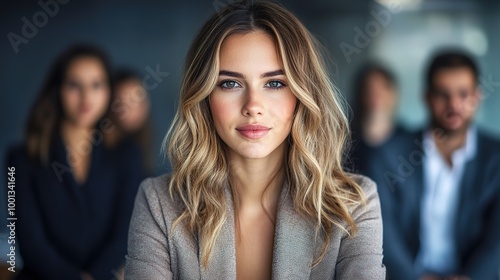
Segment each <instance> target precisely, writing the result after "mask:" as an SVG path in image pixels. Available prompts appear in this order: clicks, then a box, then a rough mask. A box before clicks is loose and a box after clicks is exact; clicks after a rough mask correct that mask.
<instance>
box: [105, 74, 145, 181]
mask: <svg viewBox="0 0 500 280" xmlns="http://www.w3.org/2000/svg"><path fill="white" fill-rule="evenodd" d="M150 109H151V103H150V100H149V96H148V92H147V89H146V87H145V86H144V85H143V83H142V81H141V78H140V76H139V74H138V73H136V72H134V71H132V70H127V69H122V70H119V71H118V72H116V74H115V76H114V98H113V100H112V101H111V110H110V111H109V117H110V119H111V120H112V121H113V123H114V124H115V125H116V128H117V129H114V130H113V131H112V132H110V133H107V134H105V139H104V141H105V142H106V144H107V145H108V146H109V147H112V148H113V147H117V146H120V145H124V144H125V145H126V143H127V142H128V141H132V142H134V143H135V144H137V145H139V147H140V148H141V154H142V167H143V172H144V174H145V176H152V174H153V173H154V171H153V169H154V168H153V160H154V159H153V155H152V147H153V143H152V136H153V135H152V134H153V132H152V127H153V126H152V124H151V119H150Z"/></svg>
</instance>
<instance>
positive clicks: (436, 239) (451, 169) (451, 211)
mask: <svg viewBox="0 0 500 280" xmlns="http://www.w3.org/2000/svg"><path fill="white" fill-rule="evenodd" d="M476 138H477V134H476V128H475V127H474V126H471V127H469V129H468V130H467V136H466V142H465V145H464V146H462V147H461V148H459V149H458V150H456V151H454V152H453V154H452V157H451V166H450V165H449V164H448V163H447V162H446V159H445V158H443V156H442V155H441V154H440V152H439V150H438V149H437V147H436V143H435V139H434V138H433V137H432V132H431V131H430V130H428V131H426V132H424V142H423V144H424V154H425V156H424V159H423V178H424V192H423V196H422V201H421V219H420V225H421V226H420V251H419V254H418V256H417V262H416V265H417V266H418V267H419V268H420V270H421V271H422V273H426V272H433V273H439V274H442V275H447V274H450V273H453V272H455V271H456V270H457V268H458V260H457V252H456V246H455V235H454V226H455V218H456V217H455V216H456V212H457V207H459V205H458V198H459V193H460V182H461V180H462V176H463V171H464V167H465V164H466V163H467V161H469V160H470V159H472V158H474V156H475V154H476V142H477V139H476ZM437 141H446V139H438V140H437Z"/></svg>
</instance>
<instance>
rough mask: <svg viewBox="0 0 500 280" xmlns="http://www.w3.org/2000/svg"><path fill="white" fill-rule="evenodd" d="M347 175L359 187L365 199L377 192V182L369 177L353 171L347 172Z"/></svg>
mask: <svg viewBox="0 0 500 280" xmlns="http://www.w3.org/2000/svg"><path fill="white" fill-rule="evenodd" d="M348 176H349V177H350V178H351V179H352V180H353V181H354V182H355V183H356V184H357V185H358V186H360V187H361V189H362V190H363V192H364V194H365V196H366V197H367V199H368V197H369V196H370V195H373V194H377V184H376V183H375V182H374V181H373V180H372V179H370V178H369V177H367V176H365V175H361V174H354V173H348Z"/></svg>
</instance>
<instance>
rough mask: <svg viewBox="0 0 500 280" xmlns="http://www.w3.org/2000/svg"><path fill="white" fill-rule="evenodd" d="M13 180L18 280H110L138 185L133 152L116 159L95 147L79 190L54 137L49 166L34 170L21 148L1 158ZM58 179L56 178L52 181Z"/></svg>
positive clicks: (122, 151)
mask: <svg viewBox="0 0 500 280" xmlns="http://www.w3.org/2000/svg"><path fill="white" fill-rule="evenodd" d="M7 158H8V163H7V164H8V166H13V167H15V168H16V170H15V178H16V187H15V194H16V216H17V221H16V234H17V235H16V237H17V241H18V242H19V244H17V243H16V246H18V247H19V249H20V251H21V257H22V258H23V261H24V268H23V270H22V272H21V274H20V275H19V278H18V279H81V276H80V273H81V272H82V271H87V272H89V273H91V274H92V275H93V277H94V279H96V280H97V279H106V280H107V279H112V278H113V273H112V270H113V269H115V270H116V269H118V267H119V266H120V265H122V264H123V263H124V261H125V253H126V243H127V230H128V225H129V219H130V216H131V213H132V209H133V202H134V197H135V194H136V192H137V189H138V186H139V183H140V181H141V179H142V174H141V171H140V165H139V163H140V162H141V158H140V154H139V150H138V147H136V146H135V145H132V144H131V142H129V143H124V144H123V146H121V147H119V148H118V149H117V150H115V151H110V150H108V149H105V148H104V147H103V144H99V145H94V146H93V149H92V158H91V163H90V171H89V175H88V177H87V181H86V182H85V183H84V184H83V185H79V184H77V182H76V181H75V180H74V177H73V175H72V173H71V170H70V169H69V164H68V162H67V159H66V149H65V147H64V143H63V142H62V140H61V138H60V136H58V137H56V138H55V140H54V143H53V145H52V149H51V151H50V161H49V164H48V166H44V165H42V164H39V163H35V162H33V161H32V160H31V159H30V158H28V155H27V153H26V149H25V148H24V146H19V147H15V148H13V149H11V150H10V152H9V154H8V157H7ZM58 174H59V175H58Z"/></svg>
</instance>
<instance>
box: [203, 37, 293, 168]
mask: <svg viewBox="0 0 500 280" xmlns="http://www.w3.org/2000/svg"><path fill="white" fill-rule="evenodd" d="M209 98H210V99H209V100H210V110H211V112H212V117H213V120H214V123H215V128H216V130H217V133H218V135H219V136H220V138H222V140H223V141H224V143H226V145H227V146H228V147H229V153H230V156H236V157H241V158H245V159H258V158H266V157H268V156H271V155H275V156H282V155H283V154H284V147H285V139H286V138H287V136H288V135H289V134H290V130H291V126H292V121H293V117H294V111H295V105H296V103H297V100H296V98H295V96H294V94H293V93H292V91H291V89H290V87H289V86H288V80H287V77H286V76H285V75H284V71H283V66H282V63H281V61H280V59H279V56H278V50H277V49H276V46H275V43H274V40H273V38H272V37H271V36H269V35H268V34H267V33H264V32H260V31H256V32H250V33H245V34H233V35H230V36H229V37H227V38H226V39H225V40H224V42H223V43H222V46H221V50H220V72H219V78H218V82H217V86H216V87H215V89H214V90H213V92H212V93H211V94H210V97H209Z"/></svg>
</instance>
